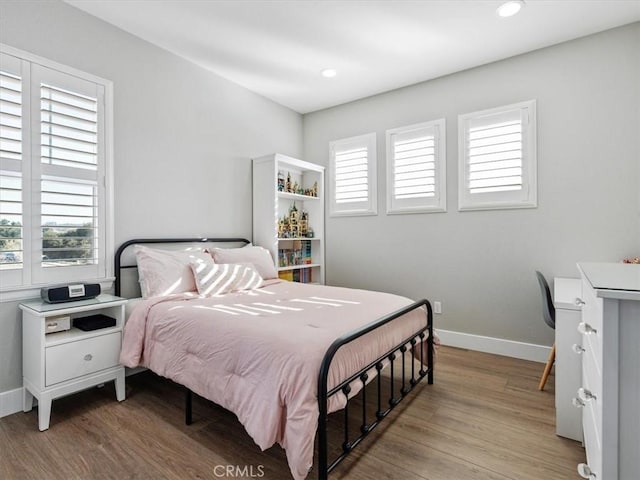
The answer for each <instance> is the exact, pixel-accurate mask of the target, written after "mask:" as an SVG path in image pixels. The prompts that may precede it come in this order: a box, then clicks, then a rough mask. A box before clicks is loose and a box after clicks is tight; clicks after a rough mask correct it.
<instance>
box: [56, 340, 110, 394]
mask: <svg viewBox="0 0 640 480" xmlns="http://www.w3.org/2000/svg"><path fill="white" fill-rule="evenodd" d="M120 340H121V332H115V333H110V334H108V335H100V336H98V337H92V338H88V339H86V340H79V341H77V342H70V343H65V344H62V345H56V346H53V347H48V348H46V352H45V362H46V364H45V385H46V386H50V385H54V384H56V383H60V382H64V381H65V380H70V379H72V378H76V377H81V376H83V375H87V374H89V373H94V372H97V371H100V370H104V369H106V368H110V367H115V366H116V365H118V359H119V356H120V347H121V341H120Z"/></svg>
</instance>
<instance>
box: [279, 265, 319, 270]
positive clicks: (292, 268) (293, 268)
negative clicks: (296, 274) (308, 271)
mask: <svg viewBox="0 0 640 480" xmlns="http://www.w3.org/2000/svg"><path fill="white" fill-rule="evenodd" d="M319 266H320V264H319V263H305V264H303V265H290V266H288V267H278V271H279V272H287V271H289V270H300V269H302V268H316V267H319Z"/></svg>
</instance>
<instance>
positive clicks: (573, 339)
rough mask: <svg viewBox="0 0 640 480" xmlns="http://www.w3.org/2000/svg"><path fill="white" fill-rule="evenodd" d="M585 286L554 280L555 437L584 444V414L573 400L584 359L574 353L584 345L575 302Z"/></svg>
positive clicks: (574, 280) (568, 280) (580, 377)
mask: <svg viewBox="0 0 640 480" xmlns="http://www.w3.org/2000/svg"><path fill="white" fill-rule="evenodd" d="M581 292H582V282H581V281H580V279H578V278H554V279H553V304H554V306H555V308H556V375H555V376H556V434H557V435H560V436H561V437H567V438H571V439H573V440H577V441H579V442H581V441H582V411H581V410H580V409H578V408H576V407H574V406H573V404H572V400H573V398H574V397H575V396H576V391H577V390H578V388H580V386H581V385H582V358H581V355H580V354H577V353H576V352H575V351H574V350H573V345H574V344H575V345H581V343H582V338H581V335H580V332H578V324H579V323H580V319H581V308H580V307H579V306H577V305H576V303H575V301H576V298H579V297H580V296H581Z"/></svg>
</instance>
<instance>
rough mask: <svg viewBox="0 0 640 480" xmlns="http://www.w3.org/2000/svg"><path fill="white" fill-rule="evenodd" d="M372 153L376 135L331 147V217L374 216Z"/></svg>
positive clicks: (354, 138)
mask: <svg viewBox="0 0 640 480" xmlns="http://www.w3.org/2000/svg"><path fill="white" fill-rule="evenodd" d="M375 149H376V136H375V133H372V134H367V135H362V136H359V137H352V138H347V139H343V140H336V141H334V142H331V143H330V151H331V171H330V173H331V186H332V195H331V214H332V215H370V214H375V213H376V185H375V184H376V172H375V169H376V166H375V165H376V151H375Z"/></svg>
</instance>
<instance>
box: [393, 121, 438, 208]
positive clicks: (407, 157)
mask: <svg viewBox="0 0 640 480" xmlns="http://www.w3.org/2000/svg"><path fill="white" fill-rule="evenodd" d="M444 211H446V154H445V120H444V119H440V120H436V121H433V122H426V123H421V124H416V125H411V126H407V127H400V128H395V129H392V130H387V213H423V212H444Z"/></svg>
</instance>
